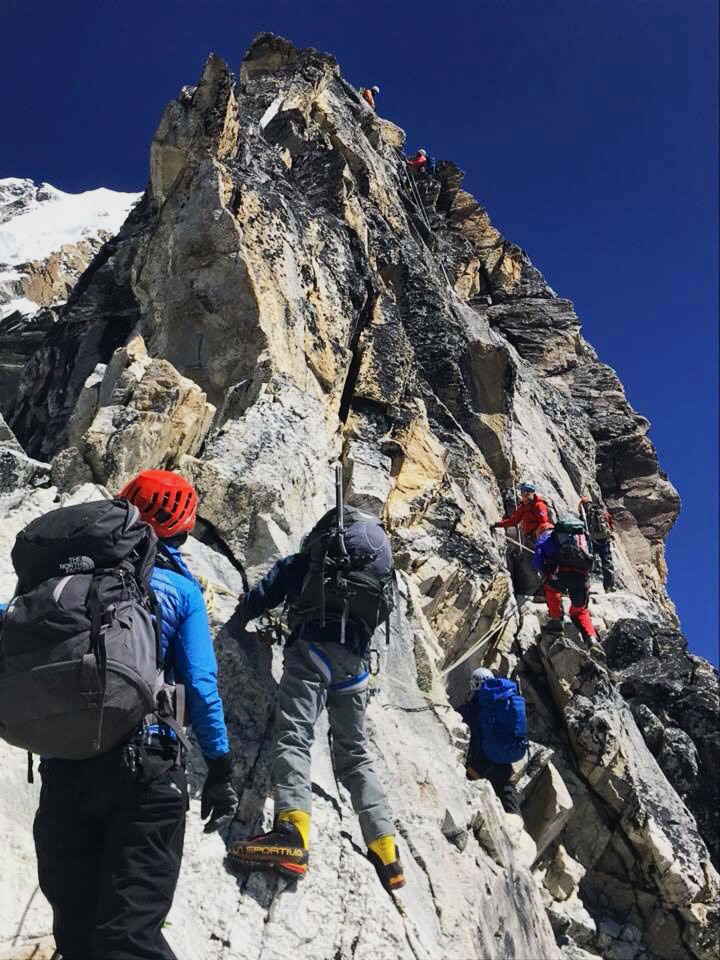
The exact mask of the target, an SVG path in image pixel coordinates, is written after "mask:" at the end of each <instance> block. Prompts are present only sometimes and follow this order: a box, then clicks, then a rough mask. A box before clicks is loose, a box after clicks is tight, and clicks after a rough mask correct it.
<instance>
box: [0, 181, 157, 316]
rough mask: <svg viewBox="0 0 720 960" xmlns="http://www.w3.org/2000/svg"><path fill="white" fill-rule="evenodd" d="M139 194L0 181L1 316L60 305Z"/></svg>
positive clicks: (103, 189) (125, 215) (123, 218)
mask: <svg viewBox="0 0 720 960" xmlns="http://www.w3.org/2000/svg"><path fill="white" fill-rule="evenodd" d="M139 197H140V194H136V193H118V192H116V191H114V190H106V189H105V188H102V187H101V188H100V189H98V190H88V191H86V192H85V193H63V191H61V190H57V189H56V188H55V187H53V186H51V185H50V184H48V183H42V184H40V185H39V186H38V185H37V184H35V183H34V182H33V181H32V180H23V179H19V178H17V177H7V178H5V179H0V316H7V315H8V314H10V313H12V312H13V311H14V310H20V311H22V312H25V313H27V312H33V311H34V310H36V309H37V308H38V307H40V306H51V305H54V304H57V303H59V302H62V301H63V300H64V299H65V295H66V293H67V291H68V290H69V289H70V287H72V285H73V283H74V282H75V280H76V279H77V277H78V276H79V274H80V273H81V272H82V270H83V269H84V268H85V266H86V265H87V263H88V262H89V261H90V259H91V258H92V256H93V255H94V254H95V252H96V251H97V249H98V248H99V246H100V245H101V243H102V242H103V241H104V240H106V239H107V238H108V237H110V236H112V235H113V234H114V233H116V232H117V230H118V229H119V228H120V226H121V225H122V223H123V221H124V220H125V218H126V217H127V215H128V212H129V211H130V209H131V208H132V207H133V205H134V204H135V203H136V202H137V201H138V199H139Z"/></svg>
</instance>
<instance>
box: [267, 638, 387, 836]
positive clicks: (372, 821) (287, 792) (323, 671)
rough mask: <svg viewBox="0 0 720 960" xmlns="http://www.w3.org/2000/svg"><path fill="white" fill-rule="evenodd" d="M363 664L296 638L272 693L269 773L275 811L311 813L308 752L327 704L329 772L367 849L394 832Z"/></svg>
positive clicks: (333, 647)
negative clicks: (368, 726)
mask: <svg viewBox="0 0 720 960" xmlns="http://www.w3.org/2000/svg"><path fill="white" fill-rule="evenodd" d="M368 685H369V674H368V663H367V660H365V659H363V658H362V657H358V656H355V655H354V654H352V653H350V651H349V650H348V649H347V647H345V646H344V645H343V644H340V643H335V642H325V643H311V642H308V641H306V640H303V639H302V638H301V639H298V640H296V641H295V642H294V643H293V644H292V645H291V646H290V648H289V649H288V651H287V652H286V654H285V669H284V671H283V676H282V680H281V681H280V689H279V693H278V703H277V712H276V721H275V739H274V743H273V756H272V772H273V781H274V784H275V813H276V814H277V813H280V812H281V811H282V810H304V811H305V812H307V813H310V812H311V806H312V786H311V785H312V780H311V773H310V750H311V748H312V744H313V740H314V738H315V723H316V721H317V719H318V717H319V716H320V714H321V712H322V710H323V708H324V707H325V706H327V710H328V715H329V720H330V731H331V733H332V754H333V763H334V766H335V775H336V776H337V778H338V780H339V781H340V783H342V785H343V786H344V787H345V788H346V789H347V790H348V791H349V793H350V799H351V801H352V805H353V809H354V810H355V813H356V814H357V815H358V819H359V821H360V829H361V830H362V834H363V838H364V839H365V842H366V843H367V844H370V843H372V841H373V840H377V838H378V837H382V836H385V835H387V834H392V833H394V832H395V826H394V824H393V821H392V819H391V816H390V809H389V807H388V803H387V799H386V797H385V791H384V790H383V788H382V787H381V785H380V781H379V780H378V778H377V775H376V773H375V770H374V769H373V759H372V757H371V755H370V751H369V749H368V743H367V736H366V733H365V711H366V708H367V700H368Z"/></svg>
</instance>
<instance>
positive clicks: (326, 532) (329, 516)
mask: <svg viewBox="0 0 720 960" xmlns="http://www.w3.org/2000/svg"><path fill="white" fill-rule="evenodd" d="M344 514H345V518H344V519H345V548H346V550H347V551H348V554H349V555H350V557H351V558H357V559H362V560H363V561H364V563H366V564H367V563H372V562H373V561H376V562H377V566H378V568H379V569H385V570H386V571H389V570H391V569H392V566H393V561H392V550H391V548H390V541H389V539H388V535H387V534H386V533H385V530H384V528H383V525H382V524H381V523H380V521H379V520H378V518H377V517H374V516H373V515H372V514H370V513H364V512H363V511H362V510H358V509H357V507H347V506H346V507H345V510H344ZM336 532H337V512H336V510H335V508H334V507H333V508H332V509H331V510H328V511H327V513H325V514H323V516H322V517H321V518H320V519H319V520H318V522H317V523H316V524H315V526H314V527H313V529H312V530H311V531H310V533H308V535H307V536H306V537H305V539H304V540H303V543H302V547H301V550H302V552H303V553H309V554H311V556H312V555H313V554H315V553H316V552H317V551H318V548H319V547H321V548H323V549H322V552H325V549H328V550H329V551H330V552H332V537H333V536H334V535H335V533H336Z"/></svg>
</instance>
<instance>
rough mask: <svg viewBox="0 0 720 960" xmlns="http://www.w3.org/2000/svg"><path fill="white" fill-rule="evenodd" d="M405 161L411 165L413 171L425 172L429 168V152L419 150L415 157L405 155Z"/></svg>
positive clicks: (416, 172)
mask: <svg viewBox="0 0 720 960" xmlns="http://www.w3.org/2000/svg"><path fill="white" fill-rule="evenodd" d="M405 162H406V163H407V165H408V166H409V167H410V170H411V172H412V173H415V174H418V173H425V172H426V168H427V153H426V152H425V150H418V152H417V153H416V154H415V156H414V157H405Z"/></svg>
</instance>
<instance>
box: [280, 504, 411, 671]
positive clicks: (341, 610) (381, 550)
mask: <svg viewBox="0 0 720 960" xmlns="http://www.w3.org/2000/svg"><path fill="white" fill-rule="evenodd" d="M337 518H338V511H337V509H333V510H328V512H327V513H326V514H325V515H324V516H323V517H322V518H321V519H320V520H319V521H318V523H317V524H316V525H315V527H314V528H313V530H312V531H311V532H310V533H309V534H308V535H307V536H306V537H305V540H304V542H303V546H302V550H303V552H304V553H307V554H308V555H309V557H310V565H309V569H308V572H307V574H306V575H305V579H304V581H303V585H302V590H301V592H300V596H299V597H298V598H297V599H296V600H295V601H294V603H293V604H292V606H291V607H290V610H289V613H288V624H289V626H290V628H291V629H293V630H294V629H295V627H296V626H298V625H299V624H303V623H308V622H310V621H314V622H317V623H320V624H321V625H323V626H324V625H325V623H326V622H327V621H330V622H335V623H340V629H341V641H342V642H344V641H345V626H346V624H347V623H348V621H349V622H351V623H352V624H353V625H354V626H355V627H357V628H358V629H359V630H360V632H361V634H362V635H363V639H364V641H365V648H366V647H367V644H368V643H369V641H370V638H371V637H372V634H373V632H374V631H375V629H376V628H377V627H378V626H379V625H380V624H381V623H383V622H384V623H385V628H386V637H387V642H388V643H389V641H390V614H391V612H392V610H393V608H394V606H395V569H394V565H393V558H392V550H391V548H390V541H389V539H388V536H387V534H386V533H385V530H384V529H383V527H382V524H381V523H380V521H379V520H378V519H377V517H374V516H371V515H370V514H367V513H363V512H362V511H361V510H358V509H356V508H355V507H344V509H343V518H342V521H341V527H340V528H339V527H338V520H337ZM355 652H357V653H358V654H360V655H363V654H364V652H365V649H362V650H357V651H355Z"/></svg>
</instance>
